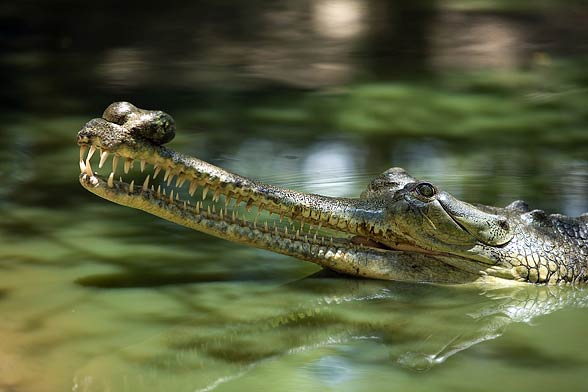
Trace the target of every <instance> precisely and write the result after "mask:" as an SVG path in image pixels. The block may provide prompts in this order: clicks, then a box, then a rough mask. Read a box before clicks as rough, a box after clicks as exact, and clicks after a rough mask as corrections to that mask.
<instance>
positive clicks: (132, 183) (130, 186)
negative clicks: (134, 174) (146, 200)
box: [129, 180, 135, 193]
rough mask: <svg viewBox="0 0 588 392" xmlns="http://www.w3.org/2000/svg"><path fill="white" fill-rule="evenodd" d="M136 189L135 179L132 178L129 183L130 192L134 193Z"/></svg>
mask: <svg viewBox="0 0 588 392" xmlns="http://www.w3.org/2000/svg"><path fill="white" fill-rule="evenodd" d="M134 190H135V180H132V181H131V185H129V192H130V193H133V191H134Z"/></svg>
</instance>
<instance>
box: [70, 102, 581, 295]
mask: <svg viewBox="0 0 588 392" xmlns="http://www.w3.org/2000/svg"><path fill="white" fill-rule="evenodd" d="M174 133H175V127H174V121H173V119H172V118H171V117H170V116H169V115H167V114H165V113H163V112H160V111H147V110H142V109H138V108H136V107H134V106H133V105H131V104H129V103H126V102H117V103H114V104H112V105H110V106H109V107H108V108H107V109H106V111H105V112H104V114H103V118H101V119H93V120H91V121H90V122H88V123H87V124H86V125H85V126H84V127H83V128H82V129H81V130H80V132H79V133H78V144H79V145H80V146H81V150H80V170H81V174H80V183H81V184H82V185H83V186H84V187H85V188H86V189H88V190H89V191H91V192H93V193H95V194H97V195H99V196H101V197H103V198H105V199H108V200H111V201H113V202H115V203H119V204H122V205H125V206H129V207H132V208H137V209H141V210H144V211H147V212H149V213H151V214H154V215H157V216H159V217H162V218H164V219H167V220H169V221H172V222H175V223H178V224H181V225H184V226H187V227H190V228H193V229H196V230H199V231H202V232H205V233H208V234H212V235H215V236H217V237H221V238H225V239H228V240H231V241H235V242H239V243H244V244H248V245H251V246H255V247H258V248H262V249H268V250H271V251H274V252H278V253H283V254H286V255H290V256H294V257H298V258H300V259H304V260H308V261H311V262H314V263H317V264H319V265H321V266H323V267H325V268H328V269H332V270H335V271H338V272H341V273H345V274H349V275H354V276H361V277H368V278H375V279H387V280H402V281H413V282H437V283H470V282H477V283H502V284H508V283H519V282H532V283H557V282H584V281H586V279H587V276H586V275H587V274H586V271H585V270H586V264H587V260H588V215H587V214H583V215H582V216H580V217H577V218H570V217H566V216H563V215H547V214H545V213H544V212H543V211H539V210H533V211H530V210H529V209H528V207H527V206H526V204H525V203H524V202H521V201H516V202H514V203H512V204H510V205H509V206H507V207H506V208H497V207H489V206H482V205H476V206H474V205H471V204H468V203H465V202H462V201H460V200H457V199H455V198H454V197H453V196H451V195H450V194H449V193H447V192H444V191H442V190H440V189H438V188H437V187H436V186H435V185H433V184H431V183H428V182H425V181H419V180H417V179H415V178H413V177H411V176H410V175H408V174H407V173H406V172H405V171H404V170H403V169H400V168H392V169H389V170H387V171H385V172H384V173H383V174H381V175H380V176H379V177H377V178H376V179H374V180H373V181H372V182H371V184H370V185H369V186H368V189H367V190H366V191H365V192H363V193H362V195H361V196H360V197H359V198H335V197H327V196H321V195H315V194H307V193H302V192H297V191H294V190H289V189H284V188H279V187H275V186H272V185H267V184H263V183H261V182H257V181H254V180H251V179H248V178H245V177H242V176H239V175H236V174H232V173H229V172H227V171H225V170H223V169H221V168H218V167H216V166H213V165H211V164H209V163H206V162H204V161H201V160H199V159H196V158H193V157H190V156H187V155H183V154H180V153H177V152H175V151H173V150H171V149H169V148H167V147H165V146H163V144H165V143H167V142H169V141H170V140H172V139H173V137H174ZM97 151H99V152H100V153H96V152H97ZM86 152H88V155H87V156H86ZM94 156H99V158H98V159H99V160H100V164H99V165H98V166H99V171H100V170H101V169H102V171H103V173H104V174H100V173H99V172H94V171H93V169H92V165H94V167H96V163H95V162H94V163H92V158H93V157H94ZM109 156H112V163H111V161H110V159H108V157H109ZM95 160H96V159H95ZM135 161H139V162H140V166H141V170H140V173H139V170H135V169H133V168H132V166H133V164H134V162H135ZM103 166H104V167H103ZM107 166H110V169H109V170H106V169H107ZM121 169H122V170H121ZM144 171H146V173H145V172H144ZM106 173H110V174H109V175H106ZM160 173H161V174H160ZM114 174H116V177H117V178H118V180H115V175H114ZM119 176H120V177H119ZM162 177H163V178H162ZM135 181H136V182H137V183H135ZM252 209H254V210H253V211H252Z"/></svg>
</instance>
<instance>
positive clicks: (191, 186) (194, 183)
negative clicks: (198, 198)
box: [188, 180, 198, 196]
mask: <svg viewBox="0 0 588 392" xmlns="http://www.w3.org/2000/svg"><path fill="white" fill-rule="evenodd" d="M197 187H198V183H196V180H192V182H190V189H189V190H188V193H189V194H190V196H194V192H196V188H197Z"/></svg>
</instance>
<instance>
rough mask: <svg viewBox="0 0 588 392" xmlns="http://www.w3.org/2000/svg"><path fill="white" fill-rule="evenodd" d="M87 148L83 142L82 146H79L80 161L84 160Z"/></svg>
mask: <svg viewBox="0 0 588 392" xmlns="http://www.w3.org/2000/svg"><path fill="white" fill-rule="evenodd" d="M87 150H88V146H86V145H85V144H84V145H83V146H80V161H83V160H84V155H85V154H86V151H87Z"/></svg>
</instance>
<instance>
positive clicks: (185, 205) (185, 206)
mask: <svg viewBox="0 0 588 392" xmlns="http://www.w3.org/2000/svg"><path fill="white" fill-rule="evenodd" d="M187 207H188V206H187V204H186V200H184V210H185V209H186V208H187Z"/></svg>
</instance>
